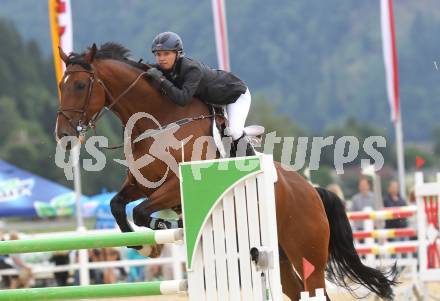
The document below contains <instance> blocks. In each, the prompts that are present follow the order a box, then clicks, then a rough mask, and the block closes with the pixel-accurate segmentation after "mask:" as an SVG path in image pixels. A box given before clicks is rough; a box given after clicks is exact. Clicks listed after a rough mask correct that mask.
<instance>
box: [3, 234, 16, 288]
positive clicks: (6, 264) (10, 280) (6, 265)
mask: <svg viewBox="0 0 440 301" xmlns="http://www.w3.org/2000/svg"><path fill="white" fill-rule="evenodd" d="M4 240H5V238H4V234H3V232H2V231H0V241H4ZM10 261H11V259H10V257H9V255H0V270H9V269H13V268H14V267H13V266H12V265H11V264H10ZM17 281H18V277H17V276H9V275H7V276H2V284H3V285H4V286H5V287H8V288H16V287H17Z"/></svg>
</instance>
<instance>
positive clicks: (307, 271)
mask: <svg viewBox="0 0 440 301" xmlns="http://www.w3.org/2000/svg"><path fill="white" fill-rule="evenodd" d="M314 270H315V266H314V265H313V264H311V263H310V262H308V261H307V259H305V258H304V257H303V272H304V277H303V281H304V289H305V291H307V278H309V276H310V275H311V274H312V273H313V271H314Z"/></svg>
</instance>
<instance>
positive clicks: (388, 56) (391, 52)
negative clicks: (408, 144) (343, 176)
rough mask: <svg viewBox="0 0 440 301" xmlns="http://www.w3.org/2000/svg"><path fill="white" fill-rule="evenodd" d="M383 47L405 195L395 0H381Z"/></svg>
mask: <svg viewBox="0 0 440 301" xmlns="http://www.w3.org/2000/svg"><path fill="white" fill-rule="evenodd" d="M380 10H381V18H380V19H381V28H382V48H383V58H384V63H385V75H386V86H387V94H388V102H389V104H390V108H391V121H392V122H393V123H394V127H395V132H396V148H397V169H398V174H399V186H400V194H401V196H402V197H403V198H404V197H405V192H406V189H405V164H404V150H403V133H402V119H401V114H400V98H399V67H398V63H397V61H398V60H397V46H396V30H395V25H394V14H393V0H381V2H380Z"/></svg>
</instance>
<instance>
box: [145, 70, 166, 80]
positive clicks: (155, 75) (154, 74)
mask: <svg viewBox="0 0 440 301" xmlns="http://www.w3.org/2000/svg"><path fill="white" fill-rule="evenodd" d="M147 75H148V76H149V77H151V78H152V79H153V80H155V81H158V82H159V81H161V79H162V78H163V73H162V71H160V70H159V69H157V68H154V67H153V68H150V69H148V70H147Z"/></svg>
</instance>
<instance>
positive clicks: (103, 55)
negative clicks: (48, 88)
mask: <svg viewBox="0 0 440 301" xmlns="http://www.w3.org/2000/svg"><path fill="white" fill-rule="evenodd" d="M87 51H90V47H88V48H87ZM87 51H85V52H82V53H75V52H72V53H71V54H70V55H69V61H68V62H67V65H80V66H81V67H83V68H85V69H86V70H92V66H91V65H90V64H89V63H87V62H86V61H85V60H84V56H85V54H86V52H87ZM95 59H112V60H117V61H120V62H123V63H125V64H128V65H130V66H132V67H135V68H138V69H141V70H147V69H148V66H147V65H145V64H142V63H141V62H136V61H133V60H131V59H130V50H129V49H127V48H125V47H124V46H122V45H121V44H118V43H114V42H107V43H104V44H102V45H101V47H99V49H98V50H97V51H96V54H95Z"/></svg>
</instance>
